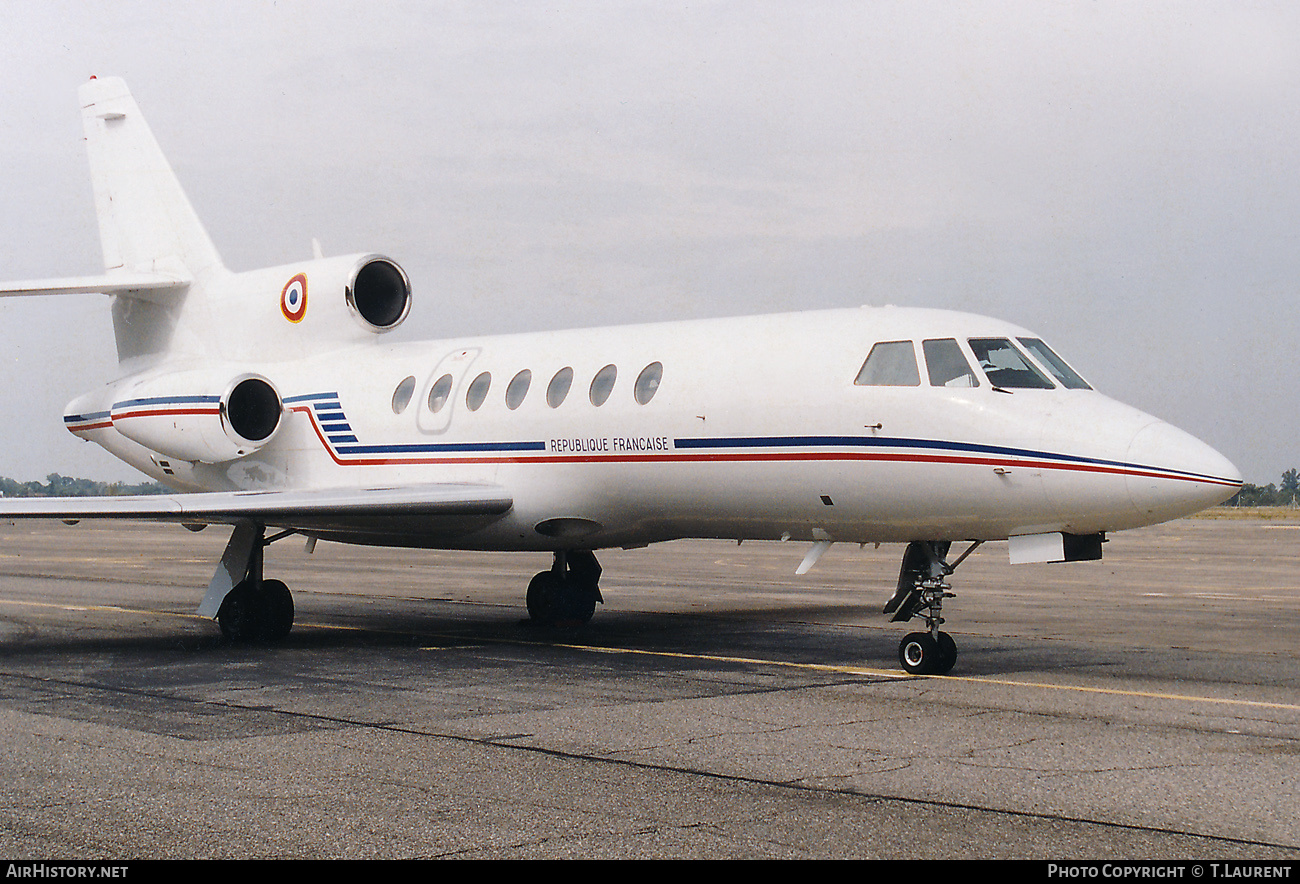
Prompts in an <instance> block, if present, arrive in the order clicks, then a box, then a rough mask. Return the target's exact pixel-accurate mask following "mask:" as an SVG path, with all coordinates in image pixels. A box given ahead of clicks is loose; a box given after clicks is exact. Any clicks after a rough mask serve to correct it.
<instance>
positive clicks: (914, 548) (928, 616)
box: [885, 540, 982, 675]
mask: <svg viewBox="0 0 1300 884" xmlns="http://www.w3.org/2000/svg"><path fill="white" fill-rule="evenodd" d="M981 542H982V541H975V543H974V544H972V545H971V547H970V549H968V550H966V552H964V553H963V554H962V556H961V558H959V559H958V560H957V561H956V562H954V563H953V564H951V565H949V564H948V563H947V561H945V559H944V557H945V556H946V555H947V554H948V550H949V549H950V548H951V547H952V543H951V542H949V541H946V540H944V541H919V540H917V541H913V542H911V543H909V544H908V545H907V549H906V550H905V551H904V552H903V567H902V569H901V570H900V571H899V574H898V588H897V589H896V590H895V591H894V596H893V598H891V599H890V600H889V602H888V603H887V604H886V605H885V613H886V614H893V615H894V616H893V618H892V619H893V621H894V622H895V623H898V622H907V621H908V620H911V619H912V618H913V617H919V618H921V619H922V620H924V621H925V629H926V631H925V632H913V633H909V634H908V635H907V636H905V637H904V638H903V640H902V641H901V642H899V645H898V662H899V665H901V666H902V667H903V669H904V671H906V672H908V673H909V674H911V675H946V674H947V673H948V672H951V671H952V667H953V666H954V665H955V664H956V663H957V643H956V642H955V641H953V640H952V636H950V635H949V634H948V633H946V632H940V631H939V627H940V626H941V625H942V624H943V622H944V621H943V600H944V599H950V598H955V596H954V595H953V593H952V592H950V590H951V589H952V586H951V585H950V584H948V583H947V582H946V581H945V578H946V577H947V576H948V575H949V574H951V573H952V572H953V571H955V570H956V569H957V566H958V565H960V564H961V563H962V562H963V561H965V560H966V557H967V556H969V555H970V554H971V553H973V552H974V551H975V549H976V548H977V547H978V546H979V545H980V543H981Z"/></svg>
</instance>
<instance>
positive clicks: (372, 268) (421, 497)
mask: <svg viewBox="0 0 1300 884" xmlns="http://www.w3.org/2000/svg"><path fill="white" fill-rule="evenodd" d="M80 99H81V106H82V116H83V122H84V126H85V134H86V146H87V150H88V152H89V155H90V169H91V177H92V182H93V187H94V196H95V205H96V210H97V213H98V218H99V229H100V239H101V244H102V247H103V252H104V266H105V272H104V273H103V274H102V275H98V276H92V277H75V278H65V279H46V280H36V281H32V282H18V283H7V284H4V285H2V286H0V294H2V295H8V296H21V295H58V294H67V293H84V292H98V293H103V294H105V295H108V296H109V297H110V298H111V299H112V318H113V326H114V329H115V333H116V339H117V352H118V357H119V368H118V371H117V372H116V376H115V377H114V378H113V379H112V380H110V381H108V382H107V383H105V384H104V385H103V386H101V387H99V388H98V389H95V390H91V391H90V392H88V393H86V394H84V395H82V396H79V397H77V398H76V399H74V400H73V401H72V402H71V403H70V404H69V405H68V406H67V409H66V412H65V414H64V416H63V420H64V423H65V425H66V427H67V429H68V430H70V431H71V432H72V433H74V434H75V435H77V436H79V437H81V438H82V439H87V440H90V441H92V442H96V443H98V444H99V445H102V446H103V447H104V448H106V449H107V450H108V451H109V452H111V453H112V454H114V455H116V456H117V457H119V458H121V459H122V460H124V461H126V462H127V463H129V464H131V465H133V466H135V467H137V468H138V469H140V470H142V471H143V472H145V473H147V474H148V475H150V476H152V477H154V478H155V479H157V480H158V481H160V482H162V483H165V484H166V485H167V486H169V487H170V488H172V489H175V491H176V492H177V493H174V494H170V495H159V496H147V497H114V498H80V499H75V498H69V499H44V500H5V501H0V517H6V518H17V517H31V518H60V519H66V520H76V519H92V518H114V519H141V520H154V521H163V522H179V523H182V524H185V525H188V526H191V527H196V526H201V525H207V524H224V525H229V526H233V531H232V533H231V537H230V541H229V544H228V545H227V547H226V549H225V552H224V554H223V555H222V558H221V561H220V563H219V565H218V567H217V569H216V573H215V575H214V576H213V578H212V581H211V583H210V584H209V586H208V589H207V592H206V594H205V595H204V597H203V600H202V603H201V604H200V606H199V612H200V613H201V614H204V615H206V616H208V617H213V618H215V619H216V620H217V622H218V624H219V625H220V628H221V631H222V632H223V633H224V634H225V635H226V636H228V637H229V638H231V639H233V640H258V641H272V640H276V639H279V638H282V637H284V636H285V635H287V634H288V632H289V629H290V627H291V625H292V623H293V600H292V597H291V595H290V593H289V590H288V588H287V587H286V586H285V585H284V583H282V582H280V581H278V580H274V579H267V578H265V577H264V575H263V550H264V548H265V546H266V545H267V544H269V543H272V542H274V541H276V540H279V539H281V538H284V537H287V536H291V535H299V536H303V537H305V538H307V544H308V546H309V547H310V546H311V545H313V544H314V543H315V542H316V541H317V540H321V539H323V540H329V541H339V542H343V543H358V544H372V545H379V546H390V547H426V548H459V549H477V550H536V551H541V552H547V553H551V554H553V556H554V564H553V565H552V566H551V567H550V568H549V569H548V570H545V571H542V572H541V573H539V574H537V575H536V576H535V577H533V578H532V580H531V582H530V583H529V584H528V588H527V593H526V603H527V608H528V612H529V615H530V616H531V617H532V618H533V619H534V620H537V621H540V622H542V623H546V624H573V623H583V622H586V621H587V620H588V619H590V618H591V616H592V614H593V612H594V611H595V606H596V604H597V603H598V602H600V601H602V599H601V594H600V588H599V580H600V574H601V569H600V565H599V564H598V563H597V561H596V556H595V553H596V551H598V550H601V549H608V548H613V547H639V546H644V545H646V544H650V543H656V542H659V541H666V540H672V539H676V538H724V539H732V540H737V541H742V540H749V539H756V540H791V541H798V542H801V543H803V544H807V545H808V552H807V555H806V556H805V557H804V559H803V561H802V563H801V564H800V565H799V566H798V569H797V572H798V573H804V572H806V571H807V570H808V569H809V568H811V567H812V566H813V564H814V563H815V562H816V560H817V559H818V557H819V556H820V555H821V554H822V553H824V552H825V551H826V549H827V548H829V547H830V545H831V544H833V543H838V542H853V543H860V544H861V543H881V542H898V543H904V544H906V547H905V552H904V553H903V560H902V568H901V572H900V574H899V578H898V586H897V591H896V592H895V593H894V595H893V597H892V598H891V599H889V600H888V602H887V604H886V605H885V613H886V614H891V615H892V616H893V619H894V620H895V621H901V622H906V621H909V620H911V619H913V618H919V620H920V621H921V622H922V623H923V624H924V628H921V629H918V630H917V631H915V632H912V633H911V634H909V635H907V636H906V637H905V638H904V639H903V640H902V642H901V643H900V645H899V660H900V663H901V664H902V666H903V667H904V668H905V669H906V670H907V671H908V672H911V673H916V674H932V673H944V672H947V671H949V670H950V669H951V668H952V666H953V664H954V663H955V661H956V659H957V649H956V646H955V644H954V642H953V640H952V638H951V637H950V636H949V635H948V633H946V632H943V631H942V630H941V629H940V626H941V624H942V623H943V622H944V619H943V616H942V607H943V601H944V599H946V598H950V597H951V593H950V592H949V590H950V589H951V586H950V585H949V584H948V582H947V578H948V577H949V575H950V574H951V573H952V572H953V569H954V568H955V567H957V565H958V564H960V563H961V561H962V560H963V559H964V558H965V557H966V556H967V555H969V553H970V552H971V551H972V550H973V549H974V548H975V547H976V546H978V545H979V544H981V543H984V542H986V541H1008V544H1009V549H1010V557H1011V561H1012V562H1013V563H1016V562H1045V561H1077V560H1085V559H1097V558H1100V557H1101V551H1102V542H1103V540H1104V539H1105V533H1106V532H1108V531H1117V530H1122V529H1126V528H1135V527H1138V526H1143V525H1151V524H1155V523H1157V522H1161V521H1165V520H1168V519H1174V518H1178V517H1180V516H1184V515H1187V514H1190V513H1192V512H1195V511H1197V510H1200V509H1203V508H1205V507H1207V506H1211V505H1213V504H1216V503H1219V502H1221V501H1223V500H1225V499H1226V498H1228V497H1229V496H1231V495H1232V494H1233V493H1234V492H1235V491H1236V490H1237V489H1238V488H1239V487H1240V485H1241V477H1240V475H1239V473H1238V471H1237V470H1236V468H1235V467H1234V466H1233V465H1232V464H1231V463H1229V462H1228V461H1227V460H1226V459H1225V458H1224V457H1222V456H1221V455H1220V454H1218V453H1217V452H1215V451H1214V450H1212V449H1211V448H1209V447H1208V446H1206V445H1205V444H1203V443H1201V442H1199V441H1198V440H1196V439H1194V438H1192V437H1191V436H1189V435H1187V434H1186V433H1183V432H1181V431H1179V430H1177V429H1175V428H1174V427H1172V426H1170V425H1168V424H1166V423H1164V422H1162V421H1160V420H1157V419H1156V418H1154V417H1152V416H1150V415H1147V414H1144V413H1142V412H1140V411H1137V410H1135V409H1133V408H1130V407H1128V406H1125V405H1122V404H1121V403H1119V402H1116V401H1114V400H1112V399H1109V398H1107V397H1106V396H1104V395H1102V394H1101V393H1099V392H1097V391H1095V390H1093V389H1092V387H1091V386H1090V385H1089V384H1088V383H1087V382H1086V381H1085V380H1084V379H1083V378H1081V377H1080V376H1079V375H1078V374H1077V373H1076V372H1075V371H1074V370H1073V369H1071V368H1070V366H1069V365H1068V364H1067V363H1066V362H1065V361H1064V360H1063V359H1062V358H1061V357H1060V356H1058V355H1057V353H1056V352H1055V351H1054V350H1052V349H1051V348H1050V347H1049V346H1048V345H1047V344H1046V343H1045V342H1044V341H1043V339H1042V338H1041V337H1039V336H1038V335H1036V334H1034V333H1033V332H1030V331H1027V330H1025V329H1023V328H1019V327H1017V326H1014V325H1010V324H1008V323H1006V322H1001V321H998V320H996V319H988V318H985V317H981V316H973V315H968V314H964V313H955V312H948V311H941V310H923V309H904V308H894V307H883V308H866V307H864V308H860V309H845V310H828V311H816V312H802V313H790V314H783V315H774V316H751V317H744V318H737V319H710V320H701V321H682V322H667V323H661V324H651V325H636V326H626V327H616V328H602V329H586V330H579V331H561V332H547V333H539V334H514V335H505V336H495V337H477V338H475V337H466V338H459V337H457V338H453V339H450V340H443V341H430V342H424V343H391V342H389V340H387V339H386V338H385V337H384V336H385V333H387V332H389V331H391V330H392V329H394V328H396V327H397V326H398V325H399V324H400V323H401V322H402V321H403V320H404V319H405V318H406V316H407V314H408V312H409V311H410V309H411V303H412V301H411V286H410V283H409V280H408V278H407V275H406V273H405V272H404V271H403V270H402V268H401V267H400V266H399V265H398V264H397V263H396V262H395V261H393V260H392V259H391V258H388V257H385V256H383V255H379V254H355V255H348V256H343V257H329V258H326V257H322V256H321V254H320V251H319V248H317V249H316V250H315V257H314V258H313V259H311V260H304V261H301V262H297V263H292V264H286V265H284V266H281V267H272V268H269V269H264V270H254V271H250V272H242V273H236V272H232V271H230V270H228V269H227V268H226V267H225V266H224V264H223V263H222V261H221V258H220V257H219V256H218V254H217V250H216V248H215V247H214V246H213V244H212V242H211V240H210V239H209V238H208V235H207V233H206V232H205V231H204V228H203V226H202V224H201V222H200V221H199V219H198V218H197V216H196V215H195V212H194V210H193V208H192V207H191V205H190V203H189V201H188V199H187V198H186V196H185V194H184V192H183V191H182V189H181V187H180V184H179V183H178V181H177V180H176V178H175V176H174V174H173V173H172V170H171V167H170V166H169V165H168V163H167V161H166V159H165V158H164V156H163V154H162V152H161V150H160V149H159V147H158V144H157V142H156V141H155V139H154V137H153V135H152V133H151V132H150V129H149V127H148V126H147V125H146V123H145V120H144V118H143V117H142V116H141V115H140V111H139V108H138V107H137V106H136V103H135V101H134V100H133V99H132V98H131V95H130V93H129V92H128V90H127V88H126V86H125V84H124V83H123V82H122V81H121V80H119V79H115V78H104V79H92V80H91V81H90V82H89V83H87V84H85V85H84V86H83V87H82V88H81V91H80ZM958 542H961V543H963V544H964V543H969V544H970V546H969V547H968V548H966V549H965V551H964V552H962V554H961V555H959V556H956V557H955V558H954V557H950V552H951V547H952V545H953V544H954V543H958Z"/></svg>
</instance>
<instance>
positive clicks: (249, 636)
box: [217, 581, 258, 643]
mask: <svg viewBox="0 0 1300 884" xmlns="http://www.w3.org/2000/svg"><path fill="white" fill-rule="evenodd" d="M256 602H257V599H256V598H255V596H254V593H253V588H252V587H251V586H249V584H248V581H244V582H242V583H240V584H238V585H236V586H235V588H234V589H232V590H231V591H230V592H228V593H226V597H225V599H223V600H222V602H221V609H220V610H219V611H217V625H218V626H220V627H221V634H222V636H224V637H225V639H226V641H230V642H235V643H242V642H248V641H252V640H253V638H254V637H255V636H256V634H257V621H258V617H257V603H256Z"/></svg>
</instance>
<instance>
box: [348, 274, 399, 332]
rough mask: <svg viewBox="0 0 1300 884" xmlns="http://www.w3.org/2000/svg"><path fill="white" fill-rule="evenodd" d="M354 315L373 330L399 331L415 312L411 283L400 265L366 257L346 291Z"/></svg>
mask: <svg viewBox="0 0 1300 884" xmlns="http://www.w3.org/2000/svg"><path fill="white" fill-rule="evenodd" d="M343 292H344V295H343V296H344V299H345V300H346V301H347V305H348V308H349V309H350V310H351V311H352V314H353V315H354V316H355V317H357V318H358V319H359V320H361V322H362V323H363V324H364V325H365V326H367V327H368V328H370V329H371V330H372V331H377V332H384V331H388V330H389V329H393V328H397V326H398V325H400V324H401V322H402V320H403V319H405V318H406V314H407V313H409V312H410V310H411V282H410V280H408V279H407V278H406V273H405V271H403V270H402V268H401V267H398V266H397V263H396V262H394V261H391V260H389V259H388V258H384V257H382V256H380V255H366V256H365V257H364V258H362V259H361V260H360V261H359V262H357V264H356V266H355V267H354V268H353V270H352V274H351V278H350V279H349V280H348V282H347V284H346V285H345V286H344V288H343Z"/></svg>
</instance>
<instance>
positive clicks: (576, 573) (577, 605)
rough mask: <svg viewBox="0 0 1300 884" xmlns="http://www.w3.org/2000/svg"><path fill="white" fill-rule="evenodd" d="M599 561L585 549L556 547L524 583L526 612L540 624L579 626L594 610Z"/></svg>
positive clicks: (588, 618) (601, 599) (598, 582)
mask: <svg viewBox="0 0 1300 884" xmlns="http://www.w3.org/2000/svg"><path fill="white" fill-rule="evenodd" d="M599 584H600V563H598V562H597V561H596V556H595V555H594V554H593V553H592V552H590V551H589V550H575V551H563V550H562V551H560V552H557V553H556V554H555V564H554V565H552V566H551V570H549V571H541V572H539V573H538V574H537V575H536V576H534V577H533V579H532V580H531V581H530V582H529V584H528V597H527V601H528V616H529V618H530V619H531V620H532V621H533V622H534V623H538V624H540V625H542V626H581V625H582V624H584V623H586V622H587V621H589V620H590V619H591V617H592V615H593V614H595V613H596V603H597V602H601V603H602V604H603V603H604V601H605V600H604V599H603V598H601V597H600V586H599Z"/></svg>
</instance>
